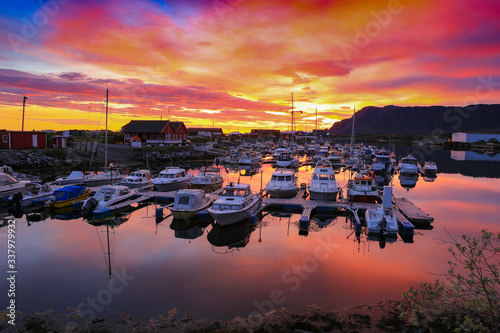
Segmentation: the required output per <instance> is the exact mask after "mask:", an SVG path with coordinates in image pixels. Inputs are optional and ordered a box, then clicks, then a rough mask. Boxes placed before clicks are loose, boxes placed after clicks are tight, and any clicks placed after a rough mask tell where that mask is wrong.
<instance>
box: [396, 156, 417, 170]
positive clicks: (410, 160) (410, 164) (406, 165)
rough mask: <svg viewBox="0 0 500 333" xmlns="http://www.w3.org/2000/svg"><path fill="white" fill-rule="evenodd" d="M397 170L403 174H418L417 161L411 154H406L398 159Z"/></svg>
mask: <svg viewBox="0 0 500 333" xmlns="http://www.w3.org/2000/svg"><path fill="white" fill-rule="evenodd" d="M398 167H399V172H400V173H405V174H418V169H419V165H418V161H417V159H416V158H415V157H413V156H412V155H407V156H405V157H403V158H402V159H401V160H400V161H399V165H398Z"/></svg>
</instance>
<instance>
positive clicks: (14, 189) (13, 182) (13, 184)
mask: <svg viewBox="0 0 500 333" xmlns="http://www.w3.org/2000/svg"><path fill="white" fill-rule="evenodd" d="M28 183H30V181H27V180H21V181H19V180H17V179H15V178H14V177H12V176H11V175H9V174H6V173H0V198H2V197H7V196H11V195H14V194H16V193H20V192H22V191H24V187H25V185H26V184H28Z"/></svg>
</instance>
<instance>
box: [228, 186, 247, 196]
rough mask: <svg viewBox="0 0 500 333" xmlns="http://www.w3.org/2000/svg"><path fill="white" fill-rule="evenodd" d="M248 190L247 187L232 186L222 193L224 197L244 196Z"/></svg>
mask: <svg viewBox="0 0 500 333" xmlns="http://www.w3.org/2000/svg"><path fill="white" fill-rule="evenodd" d="M246 192H247V191H246V190H245V189H237V188H230V189H226V190H224V193H222V196H223V197H244V196H245V195H246Z"/></svg>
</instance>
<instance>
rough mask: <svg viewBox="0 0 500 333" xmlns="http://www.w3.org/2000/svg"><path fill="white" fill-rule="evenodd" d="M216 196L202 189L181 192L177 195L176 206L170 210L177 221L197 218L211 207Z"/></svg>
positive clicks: (175, 197)
mask: <svg viewBox="0 0 500 333" xmlns="http://www.w3.org/2000/svg"><path fill="white" fill-rule="evenodd" d="M214 200H215V196H212V195H210V194H207V193H205V192H204V191H203V190H201V189H188V190H181V191H179V192H177V193H175V196H174V206H173V207H171V208H170V211H171V212H172V215H173V216H174V218H175V219H179V220H186V219H192V218H196V217H197V216H198V213H199V212H201V211H202V210H204V209H207V208H208V207H210V205H211V204H212V203H213V202H214Z"/></svg>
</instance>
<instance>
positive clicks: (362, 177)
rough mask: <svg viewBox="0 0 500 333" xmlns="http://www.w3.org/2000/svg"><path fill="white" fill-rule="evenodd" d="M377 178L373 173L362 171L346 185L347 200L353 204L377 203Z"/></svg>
mask: <svg viewBox="0 0 500 333" xmlns="http://www.w3.org/2000/svg"><path fill="white" fill-rule="evenodd" d="M377 197H378V188H377V176H376V175H375V173H374V172H373V171H368V170H366V169H362V170H360V171H359V172H356V173H355V174H354V178H353V179H351V180H349V182H348V183H347V198H348V200H349V201H353V202H366V203H374V202H377Z"/></svg>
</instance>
